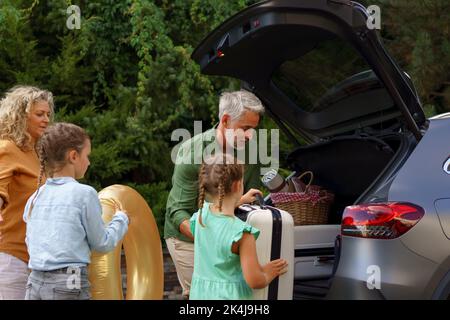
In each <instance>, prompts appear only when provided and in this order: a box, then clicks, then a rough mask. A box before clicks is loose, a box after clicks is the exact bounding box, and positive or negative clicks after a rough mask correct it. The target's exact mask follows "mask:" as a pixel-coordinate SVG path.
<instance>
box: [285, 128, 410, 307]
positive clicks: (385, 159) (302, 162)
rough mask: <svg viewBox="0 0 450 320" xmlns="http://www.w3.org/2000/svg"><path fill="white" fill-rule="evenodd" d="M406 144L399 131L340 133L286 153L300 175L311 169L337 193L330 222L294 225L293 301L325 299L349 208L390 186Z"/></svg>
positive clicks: (379, 196) (319, 181)
mask: <svg viewBox="0 0 450 320" xmlns="http://www.w3.org/2000/svg"><path fill="white" fill-rule="evenodd" d="M407 144H408V139H406V138H405V137H404V136H402V135H400V134H388V135H385V136H380V137H377V138H375V137H361V136H356V135H355V136H341V137H336V138H334V139H331V140H329V141H327V142H321V143H317V144H312V145H309V146H304V147H300V148H297V149H296V150H294V151H293V152H291V154H290V155H289V156H288V163H289V165H290V166H291V168H292V170H294V171H295V172H296V174H299V173H302V172H304V171H312V172H313V174H314V180H313V184H314V185H319V186H321V187H323V188H325V189H327V190H329V191H331V192H333V193H334V194H335V201H334V203H333V205H332V206H331V208H330V212H329V221H328V224H327V225H305V226H296V227H295V266H294V268H295V284H294V299H323V298H325V296H326V294H327V292H328V289H329V287H330V285H331V281H332V277H333V273H334V270H335V267H337V263H338V257H339V248H340V243H339V238H338V237H339V234H340V222H341V218H342V214H343V211H344V209H345V207H346V206H349V205H352V204H355V203H358V202H360V200H361V199H364V198H365V197H367V196H368V197H374V196H375V193H373V192H369V193H368V191H369V190H372V191H373V190H376V189H377V188H379V187H380V186H382V185H384V184H386V183H387V182H386V181H387V180H389V178H390V177H391V176H392V175H393V174H395V170H394V171H392V170H390V169H392V167H395V164H396V163H397V162H399V161H401V159H403V158H404V157H405V156H406V153H408V150H409V149H408V148H406V147H405V145H407ZM386 173H387V174H386ZM376 196H377V199H378V201H383V200H385V199H383V198H384V195H383V192H381V193H380V192H378V193H377V195H376ZM364 200H365V201H366V200H367V199H364Z"/></svg>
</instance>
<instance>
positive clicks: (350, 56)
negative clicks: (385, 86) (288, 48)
mask: <svg viewBox="0 0 450 320" xmlns="http://www.w3.org/2000/svg"><path fill="white" fill-rule="evenodd" d="M367 70H370V67H369V65H368V64H367V62H366V61H365V60H364V59H363V58H362V57H361V56H360V55H359V54H358V53H357V52H356V50H355V49H354V48H353V47H352V46H351V45H349V44H348V43H347V42H345V41H344V40H341V39H339V38H335V39H332V40H325V41H322V42H320V43H318V44H317V45H316V46H315V47H314V49H312V50H311V51H309V52H308V53H306V54H304V55H302V56H300V57H298V58H296V59H293V60H288V61H285V62H284V63H283V64H282V65H281V66H280V67H279V68H278V69H277V70H276V71H275V72H274V73H273V75H272V81H273V83H274V84H275V85H276V86H277V87H278V88H279V89H281V90H282V91H283V92H284V94H286V95H287V96H288V97H289V98H290V99H291V100H292V101H293V102H294V103H296V104H297V105H298V106H299V107H300V108H302V109H303V110H304V111H307V112H311V113H314V112H320V111H322V110H325V109H327V108H329V107H330V106H331V105H332V103H331V102H332V101H336V100H338V99H339V98H340V97H344V96H345V95H346V94H347V93H348V92H347V93H346V90H347V91H348V90H349V88H348V82H349V81H344V80H349V79H350V78H351V77H352V76H353V77H352V79H353V80H358V78H361V77H367V75H368V73H367V72H365V73H361V72H364V71H367ZM357 74H360V75H357ZM355 75H357V76H355ZM370 75H371V77H372V78H374V79H375V80H374V82H375V85H377V86H380V83H379V82H378V79H377V78H376V76H375V75H374V74H373V73H372V72H370ZM366 85H367V83H366ZM343 87H345V88H346V90H343V89H342V88H343ZM352 90H354V88H352Z"/></svg>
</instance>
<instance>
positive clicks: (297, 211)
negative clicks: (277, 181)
mask: <svg viewBox="0 0 450 320" xmlns="http://www.w3.org/2000/svg"><path fill="white" fill-rule="evenodd" d="M308 174H309V175H310V180H309V183H308V184H307V185H304V186H305V187H304V189H303V190H298V189H297V191H300V192H279V193H272V194H271V195H270V198H271V199H272V202H273V204H274V206H275V207H276V208H279V209H282V210H284V211H287V212H289V213H290V214H291V215H292V217H293V218H294V225H296V226H300V225H314V224H326V223H327V222H328V212H329V211H330V206H331V204H332V203H333V201H334V194H333V193H331V192H329V191H327V190H325V189H323V188H321V187H319V186H316V185H311V183H312V181H313V179H314V175H313V173H312V172H311V171H306V172H304V173H303V174H302V175H300V176H299V177H298V178H296V179H297V183H296V186H298V185H301V183H300V179H301V178H302V177H303V176H305V175H308Z"/></svg>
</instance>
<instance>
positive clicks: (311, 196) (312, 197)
mask: <svg viewBox="0 0 450 320" xmlns="http://www.w3.org/2000/svg"><path fill="white" fill-rule="evenodd" d="M270 198H271V199H272V202H273V204H275V205H276V204H278V203H286V202H293V201H308V202H311V203H312V204H313V205H314V204H316V203H320V202H330V201H332V200H333V199H334V195H333V194H332V193H330V192H327V191H326V190H318V189H314V190H311V189H309V190H308V191H307V192H278V193H271V194H270Z"/></svg>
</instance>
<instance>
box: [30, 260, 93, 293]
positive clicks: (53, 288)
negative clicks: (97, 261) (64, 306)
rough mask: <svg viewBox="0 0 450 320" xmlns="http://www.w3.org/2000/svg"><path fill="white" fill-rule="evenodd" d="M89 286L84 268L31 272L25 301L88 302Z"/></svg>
mask: <svg viewBox="0 0 450 320" xmlns="http://www.w3.org/2000/svg"><path fill="white" fill-rule="evenodd" d="M90 299H91V286H90V283H89V280H88V274H87V268H86V267H68V268H63V269H58V270H53V271H36V270H33V271H31V274H30V276H29V277H28V282H27V286H26V294H25V300H90Z"/></svg>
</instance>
